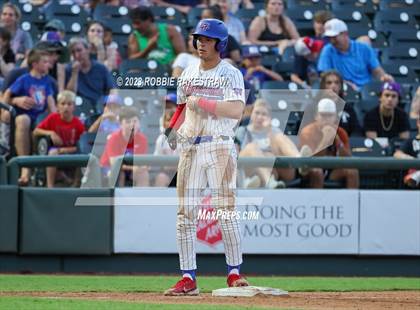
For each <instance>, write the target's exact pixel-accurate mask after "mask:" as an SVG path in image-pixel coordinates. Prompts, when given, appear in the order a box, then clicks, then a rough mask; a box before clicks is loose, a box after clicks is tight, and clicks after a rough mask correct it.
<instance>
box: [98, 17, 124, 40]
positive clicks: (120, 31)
mask: <svg viewBox="0 0 420 310" xmlns="http://www.w3.org/2000/svg"><path fill="white" fill-rule="evenodd" d="M101 22H102V23H103V24H104V25H105V26H107V27H109V28H110V29H112V34H113V36H116V35H125V36H127V39H128V35H129V34H130V33H131V30H132V28H131V21H130V20H128V19H126V18H108V19H103V20H101Z"/></svg>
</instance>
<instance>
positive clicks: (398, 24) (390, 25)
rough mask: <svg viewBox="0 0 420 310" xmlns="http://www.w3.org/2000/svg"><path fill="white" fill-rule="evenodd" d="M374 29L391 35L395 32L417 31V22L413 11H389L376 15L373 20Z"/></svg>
mask: <svg viewBox="0 0 420 310" xmlns="http://www.w3.org/2000/svg"><path fill="white" fill-rule="evenodd" d="M373 24H374V27H375V29H376V30H377V31H381V32H383V33H385V34H387V35H388V34H390V33H391V32H394V31H406V30H408V31H410V30H411V29H417V22H416V19H415V18H414V16H413V15H412V14H411V11H408V10H407V11H405V10H392V11H391V10H388V11H381V12H378V13H376V14H375V18H374V20H373Z"/></svg>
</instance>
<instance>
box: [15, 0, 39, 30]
mask: <svg viewBox="0 0 420 310" xmlns="http://www.w3.org/2000/svg"><path fill="white" fill-rule="evenodd" d="M18 7H20V10H21V13H22V16H21V19H20V22H21V23H23V22H28V23H31V24H35V25H36V26H38V27H39V26H43V25H44V24H45V23H46V18H45V16H44V14H43V13H42V12H41V11H39V9H38V8H37V7H35V6H32V5H31V4H30V3H21V4H20V5H18Z"/></svg>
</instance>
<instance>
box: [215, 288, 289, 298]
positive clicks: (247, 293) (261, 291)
mask: <svg viewBox="0 0 420 310" xmlns="http://www.w3.org/2000/svg"><path fill="white" fill-rule="evenodd" d="M211 295H212V296H231V297H253V296H255V295H272V296H289V293H288V292H287V291H283V290H281V289H278V288H271V287H261V286H242V287H228V288H219V289H217V290H213V292H212V293H211Z"/></svg>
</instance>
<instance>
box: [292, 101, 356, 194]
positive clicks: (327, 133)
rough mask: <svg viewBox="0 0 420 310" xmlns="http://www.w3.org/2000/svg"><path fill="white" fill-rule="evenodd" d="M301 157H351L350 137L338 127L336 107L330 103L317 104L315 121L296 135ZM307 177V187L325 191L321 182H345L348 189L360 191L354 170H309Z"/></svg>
mask: <svg viewBox="0 0 420 310" xmlns="http://www.w3.org/2000/svg"><path fill="white" fill-rule="evenodd" d="M299 139H300V145H301V146H302V149H303V148H305V149H307V150H308V151H307V152H306V151H305V152H304V151H303V150H301V153H308V154H313V155H314V156H351V150H350V143H349V137H348V135H347V133H346V131H345V130H344V129H343V128H341V127H339V126H338V116H337V108H336V104H335V102H334V101H333V100H331V99H327V98H325V99H321V100H320V101H319V103H318V109H317V114H316V116H315V121H314V122H312V123H310V124H309V125H307V126H305V127H304V128H303V129H302V130H301V133H300V135H299ZM308 175H309V176H310V177H311V178H310V181H309V183H310V187H312V188H322V187H324V179H325V178H329V179H330V180H333V181H341V180H344V181H345V183H346V187H347V188H359V171H358V170H357V169H345V168H343V169H333V170H326V171H323V170H322V169H320V168H313V169H312V168H311V169H310V170H309V173H308Z"/></svg>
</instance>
